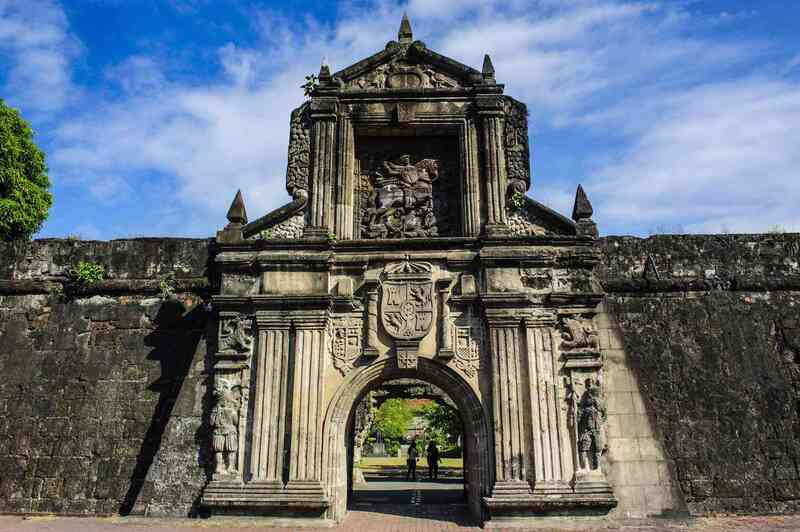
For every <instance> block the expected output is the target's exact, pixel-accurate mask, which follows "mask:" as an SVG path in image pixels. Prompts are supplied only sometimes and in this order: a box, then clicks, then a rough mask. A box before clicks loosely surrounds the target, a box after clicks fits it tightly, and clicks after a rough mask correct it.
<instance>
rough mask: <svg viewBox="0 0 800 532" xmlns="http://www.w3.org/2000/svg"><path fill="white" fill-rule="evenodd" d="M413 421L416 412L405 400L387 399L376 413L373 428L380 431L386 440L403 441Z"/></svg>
mask: <svg viewBox="0 0 800 532" xmlns="http://www.w3.org/2000/svg"><path fill="white" fill-rule="evenodd" d="M413 419H414V411H413V410H412V409H411V408H409V406H408V405H407V404H406V402H405V401H404V400H402V399H387V400H386V401H384V402H383V404H382V405H381V406H380V408H378V411H377V412H376V413H375V420H374V421H373V422H372V426H373V428H374V429H377V430H378V431H380V433H381V434H382V435H383V438H384V440H402V439H403V437H404V436H405V434H406V432H407V431H408V426H409V424H410V423H411V420H413Z"/></svg>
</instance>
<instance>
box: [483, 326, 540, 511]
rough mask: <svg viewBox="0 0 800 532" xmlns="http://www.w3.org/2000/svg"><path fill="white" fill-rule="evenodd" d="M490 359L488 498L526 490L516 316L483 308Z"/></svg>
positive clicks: (514, 494)
mask: <svg viewBox="0 0 800 532" xmlns="http://www.w3.org/2000/svg"><path fill="white" fill-rule="evenodd" d="M486 320H487V323H488V327H489V345H490V349H491V362H492V412H493V417H494V447H495V485H494V489H493V490H492V498H493V499H496V498H498V497H508V496H519V495H527V494H529V493H530V489H529V485H528V483H527V482H526V480H525V478H526V474H525V453H526V449H525V445H524V432H525V423H524V415H525V412H524V410H523V408H522V398H523V395H522V391H521V385H522V384H523V382H522V381H523V376H522V372H521V366H520V337H519V328H520V319H519V317H514V316H513V315H510V314H495V313H494V312H491V311H489V310H487V316H486Z"/></svg>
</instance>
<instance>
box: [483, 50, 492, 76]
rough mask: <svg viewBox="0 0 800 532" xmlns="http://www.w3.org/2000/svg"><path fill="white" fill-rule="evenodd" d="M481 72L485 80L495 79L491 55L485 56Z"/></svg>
mask: <svg viewBox="0 0 800 532" xmlns="http://www.w3.org/2000/svg"><path fill="white" fill-rule="evenodd" d="M481 74H483V79H485V80H493V79H494V65H493V64H492V58H491V57H489V54H486V55H484V56H483V69H482V70H481Z"/></svg>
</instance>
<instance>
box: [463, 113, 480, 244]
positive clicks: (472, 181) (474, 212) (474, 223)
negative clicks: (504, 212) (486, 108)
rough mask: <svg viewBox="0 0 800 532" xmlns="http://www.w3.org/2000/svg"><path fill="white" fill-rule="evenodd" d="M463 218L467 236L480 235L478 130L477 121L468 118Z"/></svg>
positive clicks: (466, 124)
mask: <svg viewBox="0 0 800 532" xmlns="http://www.w3.org/2000/svg"><path fill="white" fill-rule="evenodd" d="M462 135H463V139H462V144H461V145H462V151H463V154H462V165H463V168H462V174H463V176H464V181H463V183H462V191H461V197H462V198H463V200H462V202H461V205H462V207H461V219H462V224H463V230H464V235H465V236H478V234H479V233H480V231H481V178H480V173H481V170H480V163H479V159H478V150H479V149H480V148H479V144H478V131H477V129H476V127H475V121H474V120H472V119H468V120H467V121H466V122H465V124H464V129H463V131H462Z"/></svg>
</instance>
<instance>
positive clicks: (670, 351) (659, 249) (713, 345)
mask: <svg viewBox="0 0 800 532" xmlns="http://www.w3.org/2000/svg"><path fill="white" fill-rule="evenodd" d="M600 245H601V246H602V249H603V257H604V259H603V265H602V266H601V268H600V275H601V278H602V282H603V284H604V285H605V288H606V290H608V291H609V292H610V294H609V298H608V301H607V303H606V308H607V310H608V313H607V315H606V319H607V322H608V323H609V324H611V325H610V327H611V329H613V330H611V329H609V330H608V331H607V333H608V336H607V337H606V339H605V342H606V343H607V345H606V346H605V347H609V348H611V350H610V351H608V353H609V356H608V358H607V359H608V361H609V366H610V367H611V368H612V371H611V372H610V375H609V382H608V383H607V389H609V390H612V394H615V393H624V392H626V390H627V388H625V387H626V386H630V385H631V383H634V384H636V386H635V387H634V388H633V390H634V391H636V389H637V388H638V395H640V396H641V397H642V398H643V399H644V401H643V404H642V405H641V407H645V408H646V410H641V409H637V407H636V405H633V406H630V405H625V404H622V403H621V398H620V397H617V396H616V395H612V397H610V398H609V411H610V416H609V429H610V432H611V434H610V435H611V436H612V440H611V442H612V449H611V450H612V452H611V457H610V458H611V461H612V463H613V460H614V456H613V451H614V445H613V441H614V440H613V437H614V436H616V435H618V434H617V428H616V427H617V425H620V424H621V428H622V431H623V432H622V433H623V434H624V433H625V432H627V433H628V434H630V433H631V431H632V430H633V432H634V433H637V434H638V431H640V430H647V426H648V425H649V426H650V427H651V428H654V429H655V433H656V434H657V435H658V439H659V440H660V442H661V444H662V449H663V450H664V451H666V455H667V456H668V457H669V460H668V461H667V462H666V463H661V464H653V460H652V459H651V460H650V462H648V461H647V460H646V459H645V458H644V456H643V457H642V460H643V463H642V464H641V465H640V466H627V467H626V469H625V470H624V471H623V470H620V471H616V472H615V474H614V475H612V476H613V477H614V479H615V481H616V483H617V484H619V483H620V482H623V481H624V482H628V481H631V482H632V483H633V485H639V486H640V487H641V490H640V493H641V495H640V496H642V497H645V498H646V497H653V498H658V497H663V495H664V494H663V493H658V490H657V489H656V488H655V487H653V486H652V480H653V477H652V475H649V476H645V477H644V478H642V477H641V474H642V472H643V471H646V470H647V467H650V468H651V469H650V471H652V470H653V468H652V465H657V468H658V469H660V470H661V471H662V475H663V476H662V482H663V481H666V480H667V479H671V480H672V481H674V482H675V483H676V484H677V487H678V488H679V489H680V492H681V493H682V495H683V497H684V500H685V501H686V503H687V505H688V509H689V510H690V511H692V512H693V513H709V512H796V511H798V510H800V476H798V463H800V268H799V267H798V261H800V251H799V250H800V235H796V234H793V235H782V234H776V235H710V236H658V237H652V238H649V239H646V240H642V239H637V238H630V237H609V238H605V239H602V241H601V244H600ZM601 325H602V324H601ZM615 332H616V333H618V336H619V339H618V340H621V341H617V340H615V338H614V333H615ZM615 348H616V349H615ZM620 361H622V363H621V364H620ZM636 396H637V393H634V394H633V396H632V398H633V400H634V401H635V400H636ZM618 399H620V400H618ZM641 407H639V408H641ZM619 409H622V410H625V409H628V410H630V409H633V411H634V412H633V414H635V411H636V410H638V411H639V413H643V412H645V411H646V412H647V414H648V420H644V419H642V418H641V417H636V416H635V415H633V416H632V417H627V414H626V415H622V416H618V415H617V414H618V413H619ZM645 421H647V423H645ZM629 443H630V442H629ZM624 447H625V449H626V450H628V451H629V452H635V451H630V448H631V446H630V445H625V446H624ZM618 448H620V446H618ZM655 451H657V450H655ZM641 452H642V453H644V452H645V451H644V448H642V449H641ZM649 452H650V453H651V454H652V453H653V452H654V450H653V449H650V450H649ZM648 463H650V464H651V465H649V466H648ZM665 467H668V468H669V469H665ZM612 468H613V465H612ZM637 475H638V476H639V478H638V479H637V478H636V477H637ZM665 487H666V486H665ZM622 498H623V497H622V496H621V495H620V499H622ZM645 502H646V503H647V505H648V506H651V501H645ZM652 504H653V505H656V504H657V503H656V502H652Z"/></svg>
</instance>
